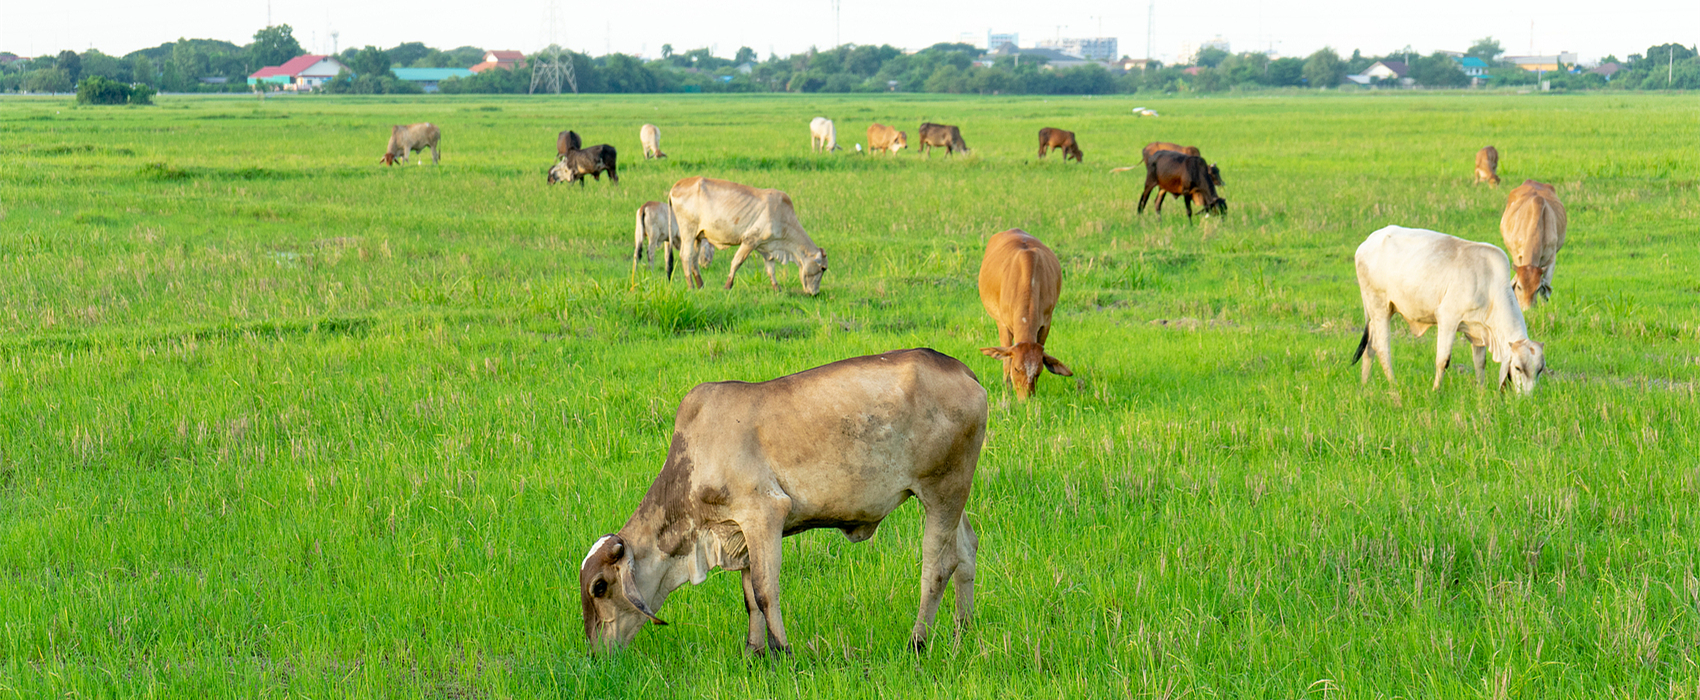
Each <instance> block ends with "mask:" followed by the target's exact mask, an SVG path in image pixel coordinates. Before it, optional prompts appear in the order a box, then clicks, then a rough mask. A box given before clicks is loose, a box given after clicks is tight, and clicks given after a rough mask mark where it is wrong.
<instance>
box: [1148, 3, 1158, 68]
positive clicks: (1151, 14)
mask: <svg viewBox="0 0 1700 700" xmlns="http://www.w3.org/2000/svg"><path fill="white" fill-rule="evenodd" d="M1156 26H1157V0H1151V4H1150V6H1148V7H1147V8H1146V9H1145V67H1146V68H1147V69H1149V68H1150V67H1151V38H1152V37H1154V36H1156V29H1155V27H1156Z"/></svg>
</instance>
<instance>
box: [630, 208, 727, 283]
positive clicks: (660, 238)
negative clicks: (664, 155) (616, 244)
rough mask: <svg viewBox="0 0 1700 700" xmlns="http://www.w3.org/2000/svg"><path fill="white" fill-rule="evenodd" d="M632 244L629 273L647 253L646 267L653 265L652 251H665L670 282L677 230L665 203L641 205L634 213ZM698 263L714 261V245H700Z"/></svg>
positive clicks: (671, 213)
mask: <svg viewBox="0 0 1700 700" xmlns="http://www.w3.org/2000/svg"><path fill="white" fill-rule="evenodd" d="M632 237H633V241H632V274H634V275H636V274H637V264H638V261H639V260H642V259H643V256H644V253H645V252H646V251H647V252H648V254H649V265H650V267H654V266H655V261H656V258H655V249H656V248H664V249H666V257H667V279H673V251H675V250H678V248H679V227H678V226H677V225H676V224H674V223H673V207H671V206H668V205H667V203H666V202H644V203H643V206H641V207H638V210H637V226H636V228H635V231H634V233H633V236H632ZM700 257H701V258H702V261H701V262H702V264H704V265H707V264H709V263H711V262H714V246H704V247H703V250H702V251H701V255H700Z"/></svg>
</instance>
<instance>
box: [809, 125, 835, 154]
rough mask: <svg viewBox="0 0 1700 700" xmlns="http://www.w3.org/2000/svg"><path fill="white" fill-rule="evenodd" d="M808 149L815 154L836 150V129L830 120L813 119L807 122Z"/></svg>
mask: <svg viewBox="0 0 1700 700" xmlns="http://www.w3.org/2000/svg"><path fill="white" fill-rule="evenodd" d="M809 147H810V148H813V149H814V151H815V152H816V153H820V152H821V151H827V152H829V153H830V152H832V151H836V150H838V127H836V126H833V125H832V120H831V119H827V118H826V117H815V118H814V120H813V121H811V122H809Z"/></svg>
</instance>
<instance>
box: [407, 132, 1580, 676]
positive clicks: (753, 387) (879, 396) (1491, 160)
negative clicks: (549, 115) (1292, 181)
mask: <svg viewBox="0 0 1700 700" xmlns="http://www.w3.org/2000/svg"><path fill="white" fill-rule="evenodd" d="M809 133H810V142H811V144H810V146H811V148H812V149H813V150H815V151H817V152H830V151H834V150H838V149H839V146H838V138H837V130H836V128H835V127H834V125H833V123H832V121H831V120H829V119H826V118H824V117H822V118H816V119H815V120H814V121H813V122H812V123H811V124H810V125H809ZM639 135H640V138H641V141H642V143H643V149H644V157H645V158H646V159H647V158H665V157H666V154H665V153H662V151H661V143H660V140H661V135H660V130H659V129H657V128H656V127H655V126H654V125H652V124H645V125H643V127H642V129H641V130H640V132H639ZM917 135H918V139H919V142H920V144H921V147H922V148H923V149H931V148H944V149H945V151H946V153H947V154H955V153H957V152H967V150H968V149H967V145H966V144H965V143H964V142H963V139H962V133H961V131H960V130H959V129H958V128H957V127H955V126H949V125H942V124H932V123H925V124H922V125H921V128H920V130H919V131H918V134H917ZM438 138H439V132H438V129H437V127H435V126H432V125H430V124H413V125H398V126H396V127H394V129H393V130H392V134H391V137H390V143H389V148H388V150H387V151H386V153H385V155H384V158H383V161H382V162H383V163H385V164H394V163H396V162H398V161H400V162H405V161H406V160H407V157H408V154H409V153H410V152H411V153H418V152H419V151H421V150H423V149H425V148H430V149H431V152H432V160H433V162H435V161H436V160H437V141H438ZM908 141H909V139H908V134H907V133H905V132H902V131H898V130H896V129H894V128H892V127H890V126H886V125H883V124H877V123H876V124H873V125H872V126H870V127H868V144H869V147H870V150H872V151H884V152H885V153H887V154H895V153H896V152H898V151H900V150H902V149H903V148H905V147H907V146H908ZM857 148H858V150H859V149H860V145H859V144H858V146H857ZM1049 150H1060V151H1062V152H1063V157H1064V159H1065V160H1066V159H1069V158H1072V159H1074V160H1075V161H1076V162H1081V161H1082V159H1083V156H1082V153H1081V150H1080V146H1079V145H1078V144H1077V143H1076V142H1075V138H1074V133H1073V132H1069V131H1064V130H1061V129H1052V128H1046V129H1042V130H1040V132H1039V155H1040V156H1041V157H1043V156H1044V155H1045V154H1046V152H1047V151H1049ZM556 151H557V161H556V163H555V165H554V167H552V168H550V170H549V176H548V181H549V182H550V183H551V184H553V183H555V182H568V183H571V182H578V183H579V184H580V185H581V186H582V185H583V183H584V179H585V177H586V176H593V177H596V178H597V179H600V178H601V173H603V172H607V173H608V176H609V179H610V180H611V181H612V182H614V183H618V182H619V175H618V171H617V164H616V154H615V150H614V147H613V146H610V145H607V144H602V145H597V146H592V147H590V148H584V147H583V145H582V143H581V141H580V138H579V136H578V134H576V133H574V132H571V131H563V132H561V133H560V134H559V136H558V138H557V144H556ZM1141 159H1142V160H1143V167H1144V169H1145V171H1146V183H1145V191H1144V192H1143V193H1142V194H1141V196H1140V200H1139V206H1138V210H1139V211H1140V212H1143V211H1144V208H1145V204H1146V202H1147V200H1148V198H1149V197H1150V194H1151V190H1152V189H1154V188H1158V189H1161V190H1162V192H1160V193H1159V194H1158V199H1157V205H1156V207H1157V210H1158V211H1159V212H1161V210H1162V204H1163V199H1164V197H1166V196H1168V195H1171V194H1172V195H1174V196H1176V197H1179V198H1180V199H1181V200H1182V201H1183V202H1185V203H1186V207H1187V215H1188V218H1189V219H1190V218H1191V216H1192V205H1193V204H1194V203H1197V204H1199V205H1200V206H1201V207H1202V208H1203V211H1204V212H1205V213H1210V212H1222V213H1225V212H1226V211H1227V202H1226V200H1223V199H1222V198H1221V197H1220V196H1219V195H1218V194H1217V191H1216V188H1217V187H1220V186H1222V175H1221V172H1220V170H1219V169H1218V168H1217V167H1216V166H1215V165H1212V164H1210V163H1207V162H1206V161H1205V160H1204V158H1203V155H1202V154H1201V153H1200V152H1199V149H1198V148H1197V147H1194V146H1184V147H1183V146H1180V145H1177V144H1172V143H1164V142H1157V143H1152V144H1149V145H1147V146H1146V147H1145V149H1144V150H1143V152H1142V153H1141ZM1498 163H1499V152H1498V151H1497V150H1496V149H1495V148H1494V147H1492V146H1488V147H1486V148H1483V149H1482V150H1481V152H1479V153H1478V154H1477V156H1476V182H1477V183H1478V184H1479V183H1481V182H1484V181H1485V182H1489V183H1491V184H1493V185H1498V184H1499V175H1498ZM1131 169H1133V168H1116V169H1114V170H1112V171H1111V172H1121V171H1126V170H1131ZM1565 225H1566V215H1565V210H1564V205H1563V204H1562V203H1560V202H1559V200H1558V197H1557V194H1556V192H1555V191H1554V189H1553V188H1552V187H1551V186H1549V185H1546V184H1542V183H1539V182H1535V181H1533V180H1528V181H1525V182H1524V183H1523V184H1522V185H1521V186H1519V187H1517V188H1515V189H1513V190H1512V191H1511V194H1510V196H1509V198H1508V200H1507V204H1506V208H1505V212H1504V214H1503V216H1502V217H1501V218H1500V233H1501V236H1502V237H1503V239H1504V241H1505V248H1506V250H1507V251H1509V252H1510V255H1509V256H1507V253H1506V252H1505V251H1502V250H1500V249H1499V248H1498V247H1496V246H1493V245H1489V244H1485V243H1475V242H1471V241H1467V240H1464V239H1461V238H1456V237H1453V236H1449V235H1446V234H1443V233H1438V232H1435V231H1428V230H1423V229H1412V228H1405V227H1402V226H1387V227H1385V228H1382V229H1380V230H1377V231H1375V232H1374V233H1372V234H1370V236H1369V237H1368V238H1367V239H1366V240H1364V242H1363V243H1362V244H1361V245H1359V246H1358V249H1357V253H1356V255H1355V257H1354V262H1355V265H1356V268H1357V280H1358V287H1359V292H1360V294H1361V297H1362V300H1363V307H1364V321H1365V323H1364V331H1363V336H1362V339H1361V340H1360V342H1359V344H1358V348H1357V352H1356V353H1354V355H1353V359H1352V362H1354V363H1356V362H1358V361H1359V360H1360V359H1361V358H1362V357H1363V355H1364V353H1365V351H1366V350H1368V351H1371V352H1373V353H1374V354H1375V356H1376V358H1377V359H1378V360H1379V361H1380V363H1381V367H1382V371H1383V373H1384V374H1385V375H1386V376H1387V378H1388V380H1389V381H1392V380H1393V365H1392V357H1391V346H1390V338H1391V322H1392V315H1393V314H1395V313H1397V314H1399V315H1400V316H1401V317H1403V318H1404V319H1405V322H1406V323H1407V324H1408V325H1409V326H1410V328H1411V330H1412V331H1413V332H1414V333H1415V334H1416V335H1418V336H1421V335H1422V334H1423V333H1424V332H1425V331H1427V330H1428V328H1429V327H1431V326H1437V327H1438V331H1437V332H1436V335H1437V336H1438V337H1437V339H1436V341H1437V353H1436V357H1435V375H1434V386H1433V388H1434V389H1435V390H1439V389H1440V385H1441V380H1442V379H1443V378H1444V376H1445V371H1446V368H1447V367H1448V366H1449V364H1450V362H1451V352H1452V346H1453V344H1454V341H1455V340H1456V337H1457V334H1458V333H1459V332H1462V333H1463V334H1464V335H1465V337H1466V338H1468V339H1469V341H1470V345H1471V348H1472V352H1473V360H1474V365H1475V370H1476V377H1477V381H1478V382H1480V381H1482V380H1483V379H1485V363H1486V357H1487V356H1488V355H1490V354H1491V355H1492V356H1493V359H1494V361H1495V362H1497V363H1499V365H1500V370H1499V381H1498V386H1501V387H1504V386H1505V385H1507V384H1510V385H1511V386H1513V387H1515V389H1516V390H1517V391H1518V392H1519V393H1523V394H1527V393H1530V392H1532V391H1534V389H1535V385H1536V383H1537V381H1538V379H1539V377H1540V375H1541V374H1542V373H1543V372H1544V371H1545V370H1546V362H1545V356H1544V352H1543V350H1544V349H1543V347H1542V345H1541V344H1540V343H1538V342H1536V341H1534V340H1533V339H1531V338H1530V337H1529V334H1528V328H1527V326H1526V325H1525V323H1524V318H1523V312H1524V311H1525V310H1527V309H1529V308H1531V307H1533V306H1534V305H1535V303H1536V301H1537V298H1548V297H1550V296H1551V293H1552V274H1553V268H1554V266H1555V264H1556V257H1557V254H1558V250H1559V249H1560V248H1561V247H1562V246H1563V245H1564V230H1565ZM634 237H635V240H634V242H633V250H632V272H633V274H634V275H635V274H636V272H637V263H638V262H639V261H640V260H642V259H643V257H644V256H645V254H647V255H648V256H649V258H650V261H651V265H654V263H655V262H656V260H655V257H656V250H657V248H660V249H661V250H662V251H663V252H664V256H665V259H666V270H667V275H668V278H669V279H671V277H672V273H673V267H674V262H673V261H674V255H675V252H677V255H678V258H679V260H680V262H681V264H682V266H683V267H684V270H685V276H686V281H687V284H688V286H690V287H692V288H700V287H702V286H703V279H702V274H701V266H702V265H704V264H708V263H709V262H711V261H712V259H713V253H714V250H715V249H717V248H720V249H724V248H735V249H736V252H735V253H734V254H733V258H732V263H731V267H730V270H728V273H727V277H726V283H725V287H726V288H728V289H730V288H731V287H732V283H733V281H734V280H735V279H736V278H737V274H738V268H739V266H740V265H742V264H743V263H744V262H745V261H746V260H747V259H748V258H749V257H750V255H752V254H760V255H761V258H762V261H763V262H764V263H765V265H766V269H767V277H768V281H769V282H770V283H771V284H772V285H773V288H774V289H775V290H778V289H779V288H780V287H779V281H778V279H777V277H776V276H775V273H774V268H775V266H776V265H778V264H781V263H790V262H795V263H796V264H797V266H798V271H799V275H800V278H801V282H802V286H803V289H804V291H806V292H807V293H808V294H810V295H814V294H817V293H818V292H819V291H820V282H821V277H822V276H823V275H824V274H825V273H826V270H827V256H826V251H824V250H822V249H821V248H820V246H818V245H816V244H815V242H814V241H813V240H812V239H811V238H810V237H809V234H808V232H806V231H805V230H804V229H803V226H802V223H801V222H800V221H799V220H798V218H797V213H796V211H795V209H794V207H793V205H792V202H791V198H790V196H789V195H787V194H786V193H784V192H782V191H780V190H775V189H761V188H756V187H750V186H748V185H742V184H738V183H734V182H728V181H725V180H716V179H712V178H707V177H701V176H694V177H687V178H685V179H682V180H679V181H678V182H677V183H674V185H673V187H672V188H671V189H670V190H669V191H668V196H667V201H666V202H656V201H650V202H645V203H644V204H643V205H642V206H641V207H639V208H638V211H637V216H636V231H635V234H634ZM1061 290H1062V265H1061V263H1060V261H1059V260H1058V258H1057V256H1056V254H1055V253H1054V252H1052V251H1051V249H1050V248H1049V247H1047V246H1046V245H1045V244H1044V243H1043V242H1041V241H1040V240H1039V239H1038V238H1036V237H1034V236H1033V235H1031V234H1029V233H1027V232H1025V231H1022V230H1020V229H1010V230H1007V231H1003V232H1001V233H998V234H996V235H993V236H992V237H991V239H990V240H989V241H988V242H987V244H986V250H985V254H984V256H983V258H982V260H981V264H980V274H979V291H980V302H981V304H982V305H983V306H984V308H985V310H986V313H987V314H988V315H989V316H991V317H992V319H993V320H994V321H995V322H996V325H997V332H998V342H999V344H998V345H996V346H992V347H986V348H982V349H981V352H982V353H983V354H985V355H987V356H989V357H992V358H995V359H998V360H1000V361H1001V362H1002V369H1003V377H1004V380H1005V382H1006V383H1007V384H1008V385H1009V386H1010V387H1011V389H1012V391H1013V392H1014V394H1015V395H1016V397H1017V398H1018V399H1021V400H1026V399H1028V398H1029V397H1030V396H1031V395H1032V393H1033V391H1034V389H1035V387H1036V385H1037V382H1038V379H1039V375H1040V374H1042V373H1043V372H1044V371H1050V372H1051V373H1053V374H1057V375H1061V376H1071V375H1072V374H1073V373H1072V371H1071V370H1070V369H1069V368H1068V366H1067V365H1065V364H1063V363H1062V362H1061V361H1060V360H1058V359H1057V358H1055V357H1052V356H1050V355H1049V354H1046V352H1045V342H1046V339H1047V338H1048V337H1049V335H1050V332H1051V321H1052V314H1053V312H1054V311H1055V309H1056V305H1057V301H1058V299H1059V297H1060V296H1061ZM1370 374H1371V368H1370V363H1369V362H1364V363H1363V368H1362V381H1363V382H1364V383H1366V384H1367V383H1368V382H1369V379H1370ZM986 418H987V404H986V391H985V389H984V388H983V387H982V386H981V385H980V383H979V380H978V379H977V378H976V377H975V375H974V373H973V372H972V371H971V370H969V368H968V367H967V366H966V365H964V364H963V363H962V362H960V361H958V360H956V359H954V358H951V357H949V356H946V355H943V354H940V353H938V352H935V351H933V350H930V349H925V348H920V349H913V350H899V351H893V352H888V353H885V354H882V355H873V356H867V357H856V358H851V359H847V360H842V361H839V362H834V363H831V364H828V365H823V366H821V367H816V368H814V369H810V370H807V371H803V372H799V373H797V374H792V375H789V376H785V377H780V378H778V379H773V380H770V381H766V382H759V383H747V382H737V381H728V382H711V383H707V384H701V385H698V386H697V387H696V388H694V389H692V390H691V391H690V392H689V393H687V394H686V395H685V397H684V399H683V400H682V401H681V402H680V404H679V409H678V413H677V415H676V417H675V420H674V431H673V438H672V445H671V447H670V448H669V450H668V454H667V458H666V462H665V463H664V465H663V467H662V469H661V472H660V474H659V475H657V477H656V479H655V481H654V482H653V483H652V484H651V486H650V488H649V490H648V492H647V493H645V495H644V497H643V500H642V501H641V502H640V503H639V504H638V507H637V509H636V511H635V512H634V513H633V514H632V516H631V518H630V519H628V520H627V522H626V524H625V525H624V526H623V527H621V528H620V530H619V531H618V532H616V533H613V534H609V535H606V536H604V537H602V538H601V539H599V540H597V541H596V543H595V544H594V545H592V546H591V548H590V552H589V553H588V554H586V555H585V558H584V561H582V562H581V563H580V566H579V593H580V601H581V604H582V606H583V615H584V626H585V635H586V637H587V639H588V640H589V641H590V643H591V646H592V648H593V649H597V650H613V649H618V648H623V647H624V646H626V645H627V644H629V643H630V642H631V640H632V639H633V637H634V636H635V635H636V634H637V632H638V630H639V629H640V628H642V627H643V625H644V624H646V623H654V624H658V625H665V624H667V623H666V622H663V621H662V620H661V618H659V617H658V616H657V615H656V612H655V611H656V610H659V609H660V608H661V605H662V604H663V603H664V602H665V601H666V599H667V597H668V595H670V594H671V593H672V592H673V591H675V590H677V589H678V588H679V587H680V586H683V585H684V584H685V583H692V584H699V583H702V582H703V581H704V580H705V578H706V577H707V575H708V573H709V571H710V570H711V569H714V568H720V569H723V570H727V571H739V572H741V575H742V578H743V591H744V603H745V609H746V611H747V612H748V614H749V634H748V636H747V637H746V640H745V647H746V649H747V650H749V651H751V652H754V653H757V654H762V653H765V652H766V651H767V650H768V649H773V650H777V651H785V652H788V651H789V649H790V646H789V642H788V641H787V638H786V634H785V626H784V622H783V619H782V617H781V615H780V608H779V566H780V553H781V551H782V550H781V547H780V540H781V538H783V537H786V536H788V535H792V534H795V533H798V532H802V531H805V530H810V529H815V528H836V529H839V530H842V531H843V532H844V534H845V536H846V537H848V538H849V539H850V541H852V542H860V541H862V540H865V539H867V538H869V537H872V536H873V534H874V531H875V529H876V528H878V526H879V524H880V522H881V521H882V520H884V518H885V517H886V515H887V514H889V513H891V512H892V510H894V509H895V508H896V507H897V506H898V505H900V504H902V503H903V502H904V501H905V500H907V499H908V498H909V497H910V496H914V497H916V498H918V499H920V500H921V502H922V504H923V505H924V506H925V507H926V526H925V527H926V531H925V534H924V536H923V540H922V547H921V554H922V563H921V602H920V610H919V611H918V612H917V614H916V618H915V624H914V627H913V628H912V630H911V633H910V645H911V646H912V647H914V648H917V649H919V648H921V647H924V645H925V644H926V642H927V638H928V636H929V632H930V631H931V629H932V627H933V623H934V618H935V616H936V614H937V612H938V606H939V603H940V601H941V600H942V598H943V595H944V589H945V586H946V584H947V583H950V584H952V585H954V587H955V591H956V611H955V617H956V623H957V625H958V626H959V627H960V626H962V625H964V624H966V623H967V622H968V620H969V619H970V618H971V616H972V614H973V601H974V566H975V565H974V562H975V554H976V551H977V548H978V543H979V540H978V537H977V536H976V535H975V533H974V529H973V527H972V526H971V525H970V524H969V522H968V518H967V516H966V515H964V513H963V509H964V507H965V505H966V503H967V499H968V493H969V490H970V488H971V486H972V482H973V476H974V469H975V465H976V464H977V463H978V460H979V454H980V449H981V446H982V444H983V442H984V440H985V435H986Z"/></svg>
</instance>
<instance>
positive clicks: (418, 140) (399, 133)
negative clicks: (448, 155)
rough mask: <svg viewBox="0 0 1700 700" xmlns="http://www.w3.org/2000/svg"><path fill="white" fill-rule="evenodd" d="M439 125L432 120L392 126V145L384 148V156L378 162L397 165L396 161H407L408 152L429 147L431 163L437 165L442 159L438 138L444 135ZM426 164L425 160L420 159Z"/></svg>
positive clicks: (421, 162) (420, 162)
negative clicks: (438, 148) (439, 129)
mask: <svg viewBox="0 0 1700 700" xmlns="http://www.w3.org/2000/svg"><path fill="white" fill-rule="evenodd" d="M442 135H443V134H442V132H441V131H438V130H437V125H435V124H432V123H430V122H421V123H418V124H397V125H395V126H392V127H390V145H389V146H388V147H387V148H385V149H384V157H382V158H379V159H378V162H379V163H382V164H384V165H395V164H396V161H401V162H403V163H406V162H407V155H408V153H410V152H411V153H418V152H420V151H423V150H425V149H427V148H429V149H431V164H432V165H436V164H437V162H438V161H439V160H440V154H439V153H437V139H438V138H440V137H442ZM419 164H420V165H424V164H425V161H419Z"/></svg>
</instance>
